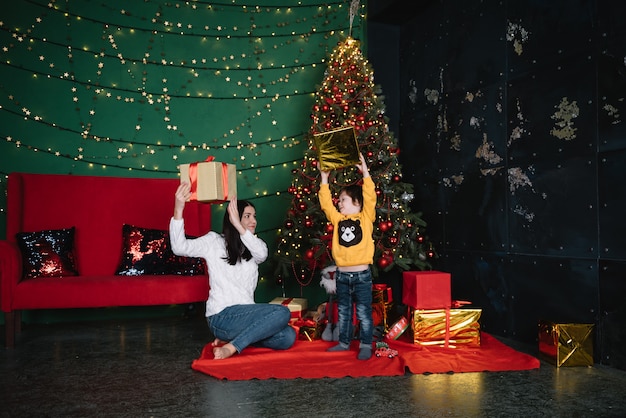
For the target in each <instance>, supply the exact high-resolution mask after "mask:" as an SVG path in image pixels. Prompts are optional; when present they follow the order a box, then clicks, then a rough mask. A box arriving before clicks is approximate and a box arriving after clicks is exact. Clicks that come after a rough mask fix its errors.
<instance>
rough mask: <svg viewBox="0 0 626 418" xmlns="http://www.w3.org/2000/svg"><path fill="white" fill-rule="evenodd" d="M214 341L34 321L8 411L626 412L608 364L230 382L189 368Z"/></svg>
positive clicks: (2, 411)
mask: <svg viewBox="0 0 626 418" xmlns="http://www.w3.org/2000/svg"><path fill="white" fill-rule="evenodd" d="M2 332H4V329H2ZM209 339H210V335H209V332H208V330H207V327H206V324H205V322H204V320H203V318H201V317H198V316H194V317H191V318H185V317H182V316H181V317H174V318H172V317H170V318H157V319H154V318H153V319H148V320H137V319H128V320H112V321H97V322H80V323H71V324H70V323H63V324H50V325H27V326H25V327H24V330H23V331H22V334H21V335H20V336H19V337H18V339H17V345H16V348H14V349H0V416H1V417H213V416H220V417H337V416H340V417H368V416H369V417H408V416H415V417H544V416H545V417H591V416H593V417H625V416H626V372H624V371H620V370H617V369H613V368H609V367H606V366H601V365H595V366H594V367H576V368H560V369H557V368H555V367H553V366H551V365H550V364H548V363H544V362H542V363H541V367H540V368H539V369H538V370H531V371H522V372H504V373H490V372H487V373H457V374H430V375H411V374H407V375H405V376H398V377H374V378H343V379H316V380H305V379H296V380H263V381H259V380H252V381H221V380H217V379H215V378H212V377H209V376H207V375H204V374H202V373H199V372H195V371H193V370H192V369H191V368H190V365H191V361H192V360H193V359H195V358H197V357H198V356H199V355H200V351H201V349H202V347H203V346H204V344H206V343H207V341H209ZM505 342H507V343H508V344H509V345H513V346H515V343H514V342H511V341H506V340H505ZM515 348H517V349H520V350H522V351H526V352H528V353H529V354H533V355H535V354H536V352H534V351H535V350H534V349H533V348H528V347H526V348H524V347H519V346H517V347H515ZM294 367H306V365H305V364H303V365H294Z"/></svg>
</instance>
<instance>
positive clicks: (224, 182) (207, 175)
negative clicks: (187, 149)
mask: <svg viewBox="0 0 626 418" xmlns="http://www.w3.org/2000/svg"><path fill="white" fill-rule="evenodd" d="M179 170H180V181H181V182H182V181H186V182H189V183H190V184H191V187H192V197H191V199H190V200H196V201H198V202H205V203H210V202H224V201H227V200H229V199H230V198H231V197H232V196H237V167H236V166H235V164H226V163H220V162H217V161H202V162H198V163H191V164H181V165H180V166H179Z"/></svg>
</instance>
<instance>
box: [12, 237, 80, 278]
mask: <svg viewBox="0 0 626 418" xmlns="http://www.w3.org/2000/svg"><path fill="white" fill-rule="evenodd" d="M74 232H75V228H74V227H71V228H67V229H49V230H45V231H37V232H19V233H17V234H16V235H15V238H16V240H17V245H18V247H19V249H20V251H21V253H22V265H23V272H24V278H25V279H36V278H39V277H64V276H77V275H78V270H76V257H74Z"/></svg>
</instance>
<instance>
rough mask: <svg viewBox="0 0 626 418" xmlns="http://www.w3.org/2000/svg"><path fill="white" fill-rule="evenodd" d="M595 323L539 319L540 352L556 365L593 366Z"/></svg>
mask: <svg viewBox="0 0 626 418" xmlns="http://www.w3.org/2000/svg"><path fill="white" fill-rule="evenodd" d="M592 332H593V324H559V323H555V322H550V321H545V320H541V321H539V352H540V353H541V354H542V355H543V356H544V357H547V358H548V359H549V360H550V361H551V362H552V363H553V364H554V365H555V366H556V367H571V366H593V333H592Z"/></svg>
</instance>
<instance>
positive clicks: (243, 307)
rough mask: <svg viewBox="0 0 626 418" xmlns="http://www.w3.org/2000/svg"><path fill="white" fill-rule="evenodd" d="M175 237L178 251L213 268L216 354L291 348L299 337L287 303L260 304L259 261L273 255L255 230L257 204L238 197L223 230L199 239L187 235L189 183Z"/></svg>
mask: <svg viewBox="0 0 626 418" xmlns="http://www.w3.org/2000/svg"><path fill="white" fill-rule="evenodd" d="M175 196H176V198H175V204H174V216H173V217H172V219H171V220H170V240H171V243H172V251H173V252H174V254H176V255H181V256H187V257H202V258H204V259H205V260H206V263H207V267H208V270H209V283H210V290H209V298H208V300H207V302H206V317H207V322H208V324H209V329H210V330H211V332H212V333H213V335H214V336H215V340H214V341H213V355H214V357H215V359H225V358H228V357H230V356H232V355H233V354H235V353H237V352H241V350H243V349H244V348H246V347H247V346H249V345H255V346H259V347H267V348H273V349H276V350H285V349H287V348H289V347H291V346H292V345H293V343H294V341H295V340H296V332H295V330H294V329H293V328H292V327H291V326H289V319H290V317H291V313H290V312H289V309H288V308H287V307H286V306H282V305H273V304H267V303H263V304H255V303H254V290H255V289H256V285H257V282H258V279H259V268H258V265H259V264H260V263H262V262H263V261H265V259H266V258H267V252H268V251H267V245H266V244H265V242H263V240H261V239H260V238H258V237H256V236H255V235H254V231H255V229H256V210H255V208H254V206H253V205H252V204H251V203H250V202H247V201H242V200H239V201H238V200H236V198H233V199H231V200H230V202H229V204H228V210H227V212H226V213H225V214H224V225H223V228H222V234H221V235H220V234H218V233H216V232H214V231H210V232H209V233H208V234H206V235H203V236H201V237H199V238H195V239H187V238H186V237H185V227H184V220H183V210H184V208H185V202H186V201H187V200H188V199H189V197H190V196H191V188H190V185H189V183H185V182H184V183H181V184H180V186H178V189H177V190H176V195H175Z"/></svg>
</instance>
